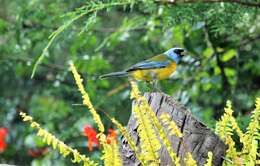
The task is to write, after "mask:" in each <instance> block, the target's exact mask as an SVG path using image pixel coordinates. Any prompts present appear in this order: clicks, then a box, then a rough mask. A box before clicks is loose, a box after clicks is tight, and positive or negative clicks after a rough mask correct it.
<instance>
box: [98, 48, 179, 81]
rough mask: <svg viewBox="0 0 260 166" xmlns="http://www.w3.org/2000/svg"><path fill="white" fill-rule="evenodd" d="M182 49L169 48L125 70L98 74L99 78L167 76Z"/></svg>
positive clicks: (153, 79) (150, 79) (152, 78)
mask: <svg viewBox="0 0 260 166" xmlns="http://www.w3.org/2000/svg"><path fill="white" fill-rule="evenodd" d="M182 52H184V50H183V49H182V48H171V49H169V50H168V51H166V52H164V53H163V54H160V55H157V56H154V57H152V58H149V59H147V60H145V61H142V62H139V63H137V64H135V65H133V66H131V67H129V68H128V69H126V70H123V71H119V72H113V73H109V74H105V75H102V76H100V78H101V79H104V78H110V77H124V76H129V77H131V78H133V79H135V80H143V81H147V82H153V81H156V80H163V79H166V78H169V77H170V75H171V74H172V73H173V72H174V71H175V70H176V67H177V64H178V63H179V62H180V60H181V57H182V56H183V55H182Z"/></svg>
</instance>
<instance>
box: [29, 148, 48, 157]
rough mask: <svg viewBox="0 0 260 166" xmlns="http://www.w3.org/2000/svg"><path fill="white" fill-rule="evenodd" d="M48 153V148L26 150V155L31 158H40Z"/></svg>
mask: <svg viewBox="0 0 260 166" xmlns="http://www.w3.org/2000/svg"><path fill="white" fill-rule="evenodd" d="M47 152H48V148H47V147H44V148H39V149H28V151H27V154H28V155H29V156H31V157H33V158H37V157H41V156H43V155H45V154H46V153H47Z"/></svg>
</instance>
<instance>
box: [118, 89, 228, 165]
mask: <svg viewBox="0 0 260 166" xmlns="http://www.w3.org/2000/svg"><path fill="white" fill-rule="evenodd" d="M145 97H146V99H147V101H148V103H149V105H150V106H151V108H152V110H153V111H154V112H155V113H156V116H157V117H159V116H160V115H161V114H162V113H165V112H166V113H168V114H169V115H170V116H171V117H172V120H173V121H174V122H175V123H176V124H177V126H178V127H179V129H180V130H181V132H182V133H183V137H182V139H179V138H177V137H176V136H168V138H169V139H170V141H171V146H172V148H173V150H174V152H175V153H176V154H177V155H178V156H179V158H180V159H181V165H184V157H185V155H186V153H187V152H191V154H192V156H193V159H194V160H196V162H197V165H199V166H200V165H203V164H204V163H205V162H206V160H207V158H208V152H209V151H211V152H212V153H213V165H214V166H219V165H222V161H223V157H224V156H225V151H226V148H227V146H226V145H225V144H224V143H223V142H222V141H221V140H220V138H219V137H218V136H217V135H216V134H214V132H213V131H212V130H210V129H209V128H207V127H206V126H205V125H204V124H203V123H202V122H200V121H199V120H198V119H196V118H195V117H194V116H193V115H192V114H191V112H190V111H189V110H188V109H187V108H185V107H184V106H183V105H182V104H180V103H179V102H177V101H176V100H174V99H173V98H172V97H170V96H168V95H166V94H163V93H158V92H155V93H146V94H145ZM134 104H135V102H134V101H133V105H134ZM137 128H138V124H137V123H136V120H135V118H134V115H133V114H132V115H131V117H130V119H129V122H128V125H127V129H128V132H129V134H130V135H131V137H132V138H133V140H134V141H135V144H136V146H137V147H139V145H140V138H139V136H138V133H137ZM121 154H122V159H123V162H124V165H131V166H132V165H133V166H134V165H140V162H139V161H138V160H137V159H136V157H135V154H134V152H133V151H132V150H131V149H130V147H129V145H128V143H127V141H126V140H125V139H124V138H123V139H122V146H121ZM159 154H160V161H161V163H160V165H162V166H166V165H174V164H173V163H172V161H171V159H170V156H169V154H168V152H167V150H166V148H165V146H162V148H161V149H160V151H159Z"/></svg>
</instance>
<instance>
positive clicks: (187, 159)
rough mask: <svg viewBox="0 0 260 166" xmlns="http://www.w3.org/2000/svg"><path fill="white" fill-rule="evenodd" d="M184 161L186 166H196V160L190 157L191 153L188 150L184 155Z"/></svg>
mask: <svg viewBox="0 0 260 166" xmlns="http://www.w3.org/2000/svg"><path fill="white" fill-rule="evenodd" d="M184 162H185V165H186V166H197V163H196V161H195V160H194V159H193V158H192V154H191V153H190V152H188V153H187V154H186V157H185V158H184Z"/></svg>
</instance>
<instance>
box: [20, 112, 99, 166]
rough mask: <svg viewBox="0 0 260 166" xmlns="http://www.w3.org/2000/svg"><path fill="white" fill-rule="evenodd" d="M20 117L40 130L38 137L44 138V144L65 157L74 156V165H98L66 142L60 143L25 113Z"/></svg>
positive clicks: (21, 113)
mask: <svg viewBox="0 0 260 166" xmlns="http://www.w3.org/2000/svg"><path fill="white" fill-rule="evenodd" d="M20 116H21V117H22V119H23V121H26V122H28V123H30V126H31V127H32V128H34V129H36V130H38V132H37V135H38V136H39V137H42V138H43V139H42V140H43V142H45V143H46V144H48V145H51V146H52V148H53V149H54V150H55V149H58V151H59V153H60V154H62V156H63V157H67V156H68V155H70V154H72V155H73V159H72V162H73V163H80V162H83V163H84V166H96V165H97V163H95V162H94V161H92V160H90V159H89V158H88V157H86V156H85V155H82V154H80V153H79V152H78V151H77V150H76V149H72V148H71V147H70V146H68V145H66V144H65V143H64V142H62V141H60V140H59V139H58V138H57V137H55V136H54V135H52V134H51V133H49V132H48V131H46V130H44V129H42V128H41V127H40V124H39V123H37V122H35V121H33V118H32V117H31V116H28V115H26V113H24V112H20Z"/></svg>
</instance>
